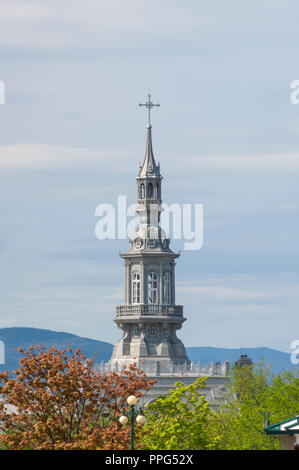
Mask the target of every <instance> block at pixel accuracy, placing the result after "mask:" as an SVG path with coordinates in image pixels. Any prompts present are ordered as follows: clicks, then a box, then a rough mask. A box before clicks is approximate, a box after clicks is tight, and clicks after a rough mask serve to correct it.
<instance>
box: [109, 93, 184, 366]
mask: <svg viewBox="0 0 299 470" xmlns="http://www.w3.org/2000/svg"><path fill="white" fill-rule="evenodd" d="M145 106H146V107H147V108H148V110H149V122H148V125H147V129H146V134H147V136H146V150H145V157H144V161H143V164H142V166H141V167H140V168H139V173H138V176H137V178H136V180H137V208H136V211H137V213H138V216H139V226H138V229H137V230H136V232H135V234H134V236H133V237H132V238H131V239H130V249H129V251H127V252H126V253H122V254H120V256H121V258H123V259H124V266H125V303H124V304H123V305H120V306H118V307H117V308H116V318H115V320H114V321H115V322H116V324H117V326H118V327H119V328H120V329H121V330H123V336H122V338H121V340H120V341H119V342H118V343H117V344H116V345H115V347H114V351H113V355H112V358H111V360H110V366H111V367H112V368H113V369H120V368H121V367H122V366H123V365H125V364H130V363H132V362H137V363H138V364H139V366H140V367H142V368H143V370H144V371H145V372H147V373H149V374H155V375H160V374H169V373H173V372H175V370H176V368H177V367H181V368H182V367H185V368H186V369H188V367H189V364H190V362H189V360H188V357H187V354H186V350H185V347H184V345H183V343H182V342H181V341H180V340H179V339H178V337H177V336H176V331H177V330H178V329H180V328H181V327H182V324H183V322H184V321H185V318H184V317H183V306H182V305H176V303H175V264H176V263H175V259H176V258H178V257H179V254H178V253H174V252H173V251H172V250H171V249H170V246H169V244H170V240H169V238H167V236H166V234H165V232H164V231H163V230H162V229H161V227H160V215H161V211H162V206H161V204H162V195H161V182H162V176H161V173H160V165H157V164H156V162H155V159H154V154H153V148H152V126H151V123H150V109H151V108H152V106H154V104H153V103H152V102H151V100H150V95H149V99H148V101H147V103H146V104H145Z"/></svg>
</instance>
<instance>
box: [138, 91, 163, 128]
mask: <svg viewBox="0 0 299 470" xmlns="http://www.w3.org/2000/svg"><path fill="white" fill-rule="evenodd" d="M139 106H145V107H146V108H147V110H148V125H149V126H150V125H151V109H152V108H153V107H154V106H160V105H159V103H157V104H154V103H153V102H152V101H151V95H148V99H147V102H146V103H139Z"/></svg>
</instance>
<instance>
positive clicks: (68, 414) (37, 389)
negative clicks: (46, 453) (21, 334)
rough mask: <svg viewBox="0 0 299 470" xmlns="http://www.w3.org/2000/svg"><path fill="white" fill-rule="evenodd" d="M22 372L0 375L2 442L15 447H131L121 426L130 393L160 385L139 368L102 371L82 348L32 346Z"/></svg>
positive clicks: (0, 436) (0, 438) (131, 367)
mask: <svg viewBox="0 0 299 470" xmlns="http://www.w3.org/2000/svg"><path fill="white" fill-rule="evenodd" d="M20 352H22V353H24V357H23V358H22V359H21V360H20V366H19V368H18V369H17V370H16V371H14V373H15V377H13V378H10V376H9V373H8V372H5V373H1V374H0V396H1V397H2V398H5V402H6V403H9V404H10V405H13V406H15V407H16V411H12V410H10V411H9V412H8V410H7V407H6V405H5V403H4V401H3V402H2V403H0V431H1V433H0V444H2V445H3V444H5V445H7V446H8V447H9V448H10V449H26V448H27V449H128V448H129V440H130V436H129V427H128V426H126V427H122V426H121V425H120V424H119V423H118V417H119V416H120V415H121V412H122V408H123V407H124V405H125V402H126V398H127V396H128V395H132V394H134V395H136V396H137V397H141V396H142V395H143V391H145V390H149V389H150V387H151V386H152V385H153V384H154V382H155V381H150V380H148V379H146V376H145V374H144V373H143V372H142V371H140V370H139V369H137V367H136V366H135V365H131V366H130V367H128V368H125V369H123V370H122V371H121V372H120V374H117V373H115V372H110V373H106V374H101V373H97V372H96V371H95V369H94V367H93V363H92V360H91V359H89V360H87V361H86V359H85V357H84V355H83V354H82V353H81V351H80V350H78V349H77V350H76V351H75V353H72V350H71V349H69V350H68V352H69V353H70V354H72V355H71V356H70V357H69V356H68V354H67V353H66V351H65V350H58V349H55V348H50V349H47V350H46V349H45V348H44V347H43V346H36V347H35V346H31V347H30V348H29V349H28V351H23V350H20Z"/></svg>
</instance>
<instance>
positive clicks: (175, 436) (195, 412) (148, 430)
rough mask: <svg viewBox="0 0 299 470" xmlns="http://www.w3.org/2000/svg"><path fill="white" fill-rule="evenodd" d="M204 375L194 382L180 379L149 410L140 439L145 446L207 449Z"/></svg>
mask: <svg viewBox="0 0 299 470" xmlns="http://www.w3.org/2000/svg"><path fill="white" fill-rule="evenodd" d="M205 381H206V379H205V378H198V379H197V380H196V381H195V382H194V383H193V384H191V385H184V384H183V383H180V382H177V383H176V384H175V388H174V389H172V390H170V391H169V393H168V394H167V395H164V396H161V397H160V398H158V399H157V400H156V401H155V402H153V403H151V404H150V405H148V407H147V409H146V418H147V422H146V424H145V426H144V427H143V429H142V432H141V436H140V442H141V446H142V448H144V449H158V450H171V449H173V450H182V449H205V448H207V447H208V445H209V444H210V441H209V436H208V430H207V423H208V415H209V405H208V403H207V401H206V399H205V396H204V395H203V394H202V390H201V389H202V388H203V387H204V386H205Z"/></svg>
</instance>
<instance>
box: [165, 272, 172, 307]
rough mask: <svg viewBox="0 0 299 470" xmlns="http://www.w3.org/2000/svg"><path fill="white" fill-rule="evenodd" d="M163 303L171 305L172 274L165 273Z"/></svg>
mask: <svg viewBox="0 0 299 470" xmlns="http://www.w3.org/2000/svg"><path fill="white" fill-rule="evenodd" d="M163 303H164V304H170V303H171V283H170V274H169V273H164V283H163Z"/></svg>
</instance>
